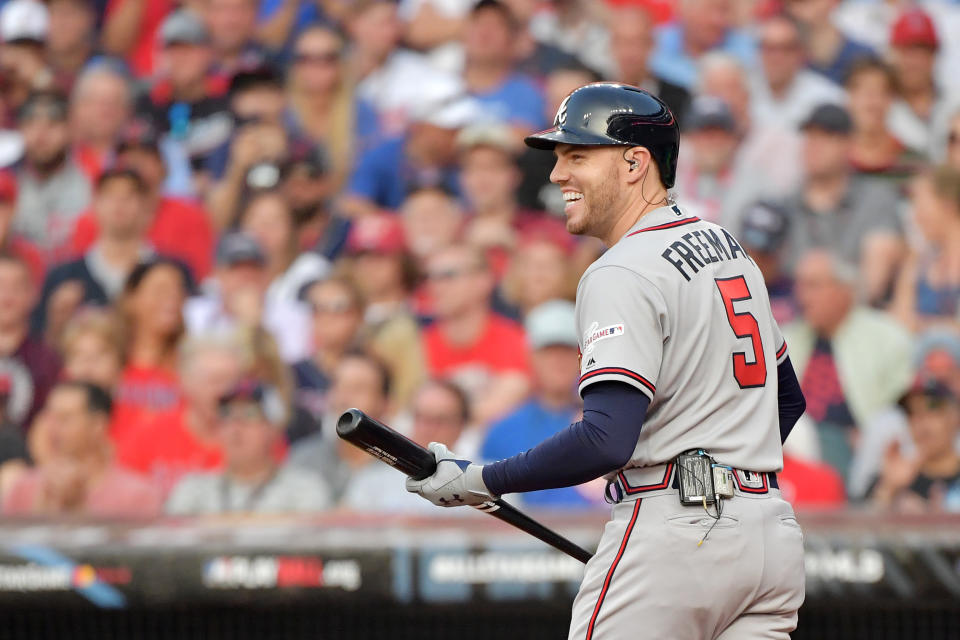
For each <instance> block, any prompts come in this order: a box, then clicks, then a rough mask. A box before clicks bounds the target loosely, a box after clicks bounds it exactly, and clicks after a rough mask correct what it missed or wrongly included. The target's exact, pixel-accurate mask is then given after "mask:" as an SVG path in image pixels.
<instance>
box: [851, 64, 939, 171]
mask: <svg viewBox="0 0 960 640" xmlns="http://www.w3.org/2000/svg"><path fill="white" fill-rule="evenodd" d="M846 88H847V96H848V100H847V105H848V107H849V109H850V119H851V121H852V122H853V140H852V144H851V147H850V162H851V164H852V165H853V167H854V169H855V170H856V171H857V173H860V174H863V175H867V176H872V177H876V178H882V179H884V180H887V181H889V182H891V183H892V184H894V185H895V186H897V187H899V186H901V185H902V183H903V182H905V181H906V180H908V179H909V178H910V176H911V175H913V174H914V173H915V172H916V171H917V169H919V167H920V165H921V163H922V162H923V159H922V157H921V156H920V155H919V154H918V153H916V152H914V151H912V150H910V149H908V148H907V147H906V145H904V143H903V142H902V141H901V140H899V139H898V138H897V137H896V136H895V135H894V134H893V132H892V131H891V130H890V127H889V124H888V123H889V121H890V109H891V105H892V104H893V100H894V98H895V97H896V79H895V78H894V75H893V71H892V70H891V69H890V67H888V66H887V65H886V64H885V63H883V62H881V61H879V60H876V59H872V58H866V59H863V60H860V61H858V62H856V63H854V64H853V66H852V67H851V68H850V72H849V73H848V74H847V82H846ZM923 151H924V152H925V151H926V150H925V149H924V150H923Z"/></svg>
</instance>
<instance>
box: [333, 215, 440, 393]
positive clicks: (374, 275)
mask: <svg viewBox="0 0 960 640" xmlns="http://www.w3.org/2000/svg"><path fill="white" fill-rule="evenodd" d="M346 254H347V256H348V257H349V258H350V262H349V263H348V264H349V267H348V269H349V273H350V274H351V276H352V277H353V280H354V282H355V283H356V285H357V288H358V289H359V290H360V293H361V295H362V296H363V299H364V301H365V303H366V309H365V311H364V314H363V329H362V331H361V339H362V341H363V343H364V344H365V345H366V347H367V349H368V350H369V351H370V352H371V353H372V354H373V355H375V356H377V357H379V358H380V359H381V360H382V361H383V363H384V364H385V365H386V366H387V368H389V369H390V377H391V378H392V379H393V384H392V385H391V388H392V392H391V394H390V402H391V404H392V405H393V406H395V407H405V406H407V404H408V403H409V401H410V397H411V396H412V395H413V392H414V391H415V390H416V388H417V387H418V386H419V385H420V383H421V382H422V381H423V379H424V377H425V374H426V364H425V362H424V359H423V351H422V350H421V348H420V328H419V326H418V325H417V321H416V318H415V317H414V315H413V312H412V310H411V308H410V303H409V298H410V295H411V294H412V292H413V290H414V287H415V286H416V285H417V277H418V273H417V268H416V264H415V263H414V261H413V257H412V256H411V255H410V253H409V252H408V251H407V247H406V242H405V239H404V232H403V224H402V223H401V222H400V219H399V217H398V216H395V215H392V214H389V213H383V214H379V215H374V216H364V217H363V218H360V219H359V220H356V221H354V223H353V227H352V228H351V229H350V236H349V238H348V239H347V248H346Z"/></svg>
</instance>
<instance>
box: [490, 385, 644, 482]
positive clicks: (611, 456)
mask: <svg viewBox="0 0 960 640" xmlns="http://www.w3.org/2000/svg"><path fill="white" fill-rule="evenodd" d="M649 404H650V399H649V398H648V397H647V395H646V394H644V393H643V392H642V391H640V390H639V389H637V388H635V387H632V386H630V385H629V384H626V383H624V382H596V383H594V384H592V385H590V386H588V387H587V388H586V389H584V391H583V419H582V420H580V421H579V422H575V423H574V424H571V425H570V426H569V427H567V428H566V429H564V430H563V431H560V432H559V433H557V434H556V435H554V436H552V437H550V438H547V439H546V440H544V441H543V442H541V443H540V444H538V445H537V446H535V447H534V448H532V449H530V450H528V451H525V452H524V453H520V454H518V455H515V456H513V457H512V458H507V459H506V460H501V461H499V462H494V463H492V464H488V465H486V466H484V468H483V482H484V484H486V485H487V489H489V490H490V492H491V493H493V494H494V495H498V496H500V495H503V494H505V493H518V492H522V491H539V490H541V489H556V488H558V487H570V486H573V485H577V484H581V483H584V482H587V481H590V480H593V479H594V478H599V477H600V476H602V475H604V474H606V473H610V472H611V471H614V470H616V469H619V468H620V467H622V466H623V465H625V464H626V463H627V462H628V461H629V460H630V456H632V455H633V450H634V448H635V447H636V446H637V439H638V438H639V437H640V429H641V427H643V419H644V417H645V416H646V414H647V407H648V406H649Z"/></svg>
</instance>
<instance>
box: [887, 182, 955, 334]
mask: <svg viewBox="0 0 960 640" xmlns="http://www.w3.org/2000/svg"><path fill="white" fill-rule="evenodd" d="M910 195H911V205H912V206H911V207H910V210H911V213H912V215H913V222H914V225H915V226H916V228H917V229H918V230H919V231H920V233H921V234H922V236H923V241H924V244H923V245H922V246H920V247H916V248H914V249H913V251H911V253H910V255H909V256H908V257H907V259H906V261H905V264H904V267H903V269H902V270H901V271H900V274H899V277H898V281H897V287H896V290H895V292H894V298H893V303H892V305H891V310H892V311H893V312H894V313H895V314H896V316H897V318H898V319H899V320H900V321H901V322H902V323H903V324H904V326H906V327H908V328H909V329H911V330H912V331H918V330H921V329H924V328H927V327H930V326H935V325H945V326H948V327H952V328H954V329H955V330H956V329H958V328H960V171H958V170H957V169H953V168H951V167H947V166H943V167H939V168H936V169H930V170H927V171H924V172H922V173H920V174H919V175H918V176H917V177H916V178H914V180H913V182H912V183H911V190H910Z"/></svg>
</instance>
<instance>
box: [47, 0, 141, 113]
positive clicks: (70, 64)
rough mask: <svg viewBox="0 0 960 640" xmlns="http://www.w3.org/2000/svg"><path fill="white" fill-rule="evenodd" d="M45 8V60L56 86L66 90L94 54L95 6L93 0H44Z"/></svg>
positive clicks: (95, 33) (95, 48)
mask: <svg viewBox="0 0 960 640" xmlns="http://www.w3.org/2000/svg"><path fill="white" fill-rule="evenodd" d="M47 10H48V11H49V13H50V31H49V34H48V35H47V47H46V53H47V60H48V61H49V63H50V67H51V69H52V70H53V73H54V75H55V78H56V79H55V83H56V85H57V86H58V87H60V88H61V89H63V90H64V91H68V92H70V91H72V89H73V84H74V82H75V80H76V78H77V76H79V75H80V74H81V72H82V70H83V68H84V67H85V66H86V65H87V63H88V62H89V61H90V59H91V58H92V57H93V56H94V55H95V54H96V53H97V18H98V15H97V5H96V2H95V1H94V0H48V2H47ZM128 99H129V98H128Z"/></svg>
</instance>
